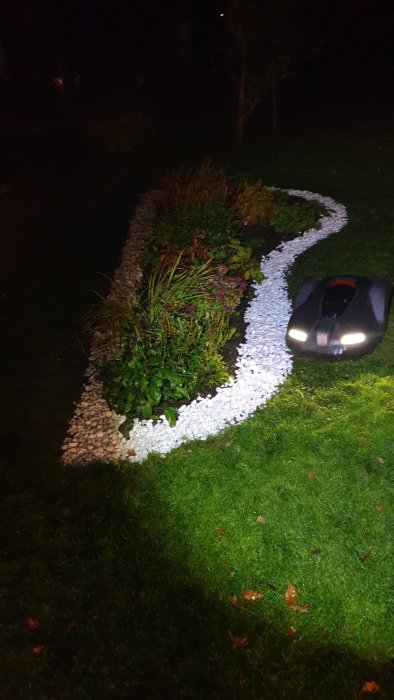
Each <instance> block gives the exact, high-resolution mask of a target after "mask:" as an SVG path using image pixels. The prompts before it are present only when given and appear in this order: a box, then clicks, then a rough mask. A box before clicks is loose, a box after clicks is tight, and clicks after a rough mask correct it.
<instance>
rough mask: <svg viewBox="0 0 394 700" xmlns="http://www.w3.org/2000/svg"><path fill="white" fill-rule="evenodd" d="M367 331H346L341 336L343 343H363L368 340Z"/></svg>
mask: <svg viewBox="0 0 394 700" xmlns="http://www.w3.org/2000/svg"><path fill="white" fill-rule="evenodd" d="M366 337H367V336H366V335H365V333H346V334H345V335H343V336H342V338H341V343H342V345H357V343H363V342H364V341H365V340H366Z"/></svg>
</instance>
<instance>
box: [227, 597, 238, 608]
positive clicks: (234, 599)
mask: <svg viewBox="0 0 394 700" xmlns="http://www.w3.org/2000/svg"><path fill="white" fill-rule="evenodd" d="M228 602H229V605H232V607H233V608H235V607H236V605H238V598H237V596H236V595H230V596H229V597H228Z"/></svg>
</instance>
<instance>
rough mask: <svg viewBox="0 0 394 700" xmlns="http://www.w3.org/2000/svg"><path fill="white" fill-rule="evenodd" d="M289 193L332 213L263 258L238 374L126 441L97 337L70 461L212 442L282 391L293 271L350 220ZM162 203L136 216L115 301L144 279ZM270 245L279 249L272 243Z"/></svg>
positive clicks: (140, 423) (138, 424)
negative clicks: (107, 389)
mask: <svg viewBox="0 0 394 700" xmlns="http://www.w3.org/2000/svg"><path fill="white" fill-rule="evenodd" d="M288 193H289V194H290V196H291V197H296V198H303V199H305V200H309V201H315V202H319V203H320V204H322V205H323V206H324V207H325V209H326V211H327V214H326V215H324V216H323V217H322V218H321V219H320V221H319V226H318V227H315V228H311V229H309V230H307V231H305V232H304V233H303V234H302V235H300V236H296V237H295V238H293V239H292V240H289V241H285V242H283V241H282V242H281V243H280V244H279V245H278V246H277V248H276V249H274V250H272V251H271V252H270V253H269V254H268V255H267V254H265V255H263V256H262V260H261V266H260V269H261V273H262V276H263V280H262V282H260V283H256V284H253V292H254V296H253V299H252V300H251V301H250V303H249V304H248V305H247V308H246V312H245V314H244V316H243V319H244V322H245V328H246V331H245V337H244V339H243V340H242V342H239V340H238V346H237V357H236V358H235V353H234V344H232V345H231V346H228V349H227V350H226V351H225V352H226V353H227V354H228V357H227V359H228V360H229V361H230V364H231V366H233V365H235V373H234V376H232V377H230V378H229V379H228V380H227V381H226V382H225V383H224V384H223V385H221V386H218V387H216V390H215V391H212V392H211V393H206V392H205V395H204V396H203V395H202V392H200V395H199V396H196V398H194V399H193V400H191V401H189V402H188V403H184V404H182V405H181V406H180V407H179V413H178V419H177V421H176V423H175V425H171V424H170V422H169V421H168V420H167V418H166V417H165V416H164V415H161V416H160V417H159V418H158V419H138V418H134V420H133V422H132V425H131V429H130V430H128V431H127V432H128V435H127V436H126V437H124V436H123V435H122V434H121V432H120V431H119V428H121V426H122V424H123V423H124V422H125V416H123V415H120V414H119V413H117V412H116V411H115V410H113V409H111V407H110V406H109V405H108V403H107V401H106V400H105V399H104V398H103V382H102V378H101V375H100V368H102V367H103V366H105V364H106V363H107V362H108V361H109V359H110V357H109V354H110V353H111V350H109V346H108V343H107V340H108V339H106V338H105V334H103V333H102V332H100V331H96V333H95V336H94V341H93V345H92V350H91V354H90V361H89V367H88V370H87V381H86V384H85V386H84V389H83V393H82V397H81V400H80V402H79V404H78V405H77V407H76V410H75V414H74V417H73V419H72V421H71V424H70V427H69V432H68V436H67V438H66V440H65V442H64V445H63V451H64V452H63V460H64V462H65V463H68V464H70V463H71V464H72V463H88V462H92V461H96V460H99V461H106V462H117V461H119V459H126V460H130V461H140V460H143V459H145V458H146V457H147V455H148V454H149V453H151V452H157V453H160V454H165V453H166V452H168V451H169V450H171V449H173V448H174V447H177V446H178V445H180V444H182V443H183V442H185V441H187V440H191V439H205V438H206V437H207V436H209V435H214V434H216V433H217V432H218V431H220V430H222V429H223V428H224V427H226V426H227V425H229V424H233V423H239V422H242V421H243V420H245V419H246V418H247V417H248V416H249V415H251V414H252V413H253V412H254V411H255V410H256V409H257V408H259V407H261V406H262V405H263V404H264V403H265V402H266V401H267V400H268V398H270V397H271V396H272V395H273V394H274V393H275V391H276V390H277V388H278V387H279V386H280V384H281V383H282V382H283V381H284V379H285V378H286V376H287V375H288V374H289V372H290V371H291V367H292V356H291V354H290V352H289V350H288V348H287V347H286V344H285V340H284V336H285V330H286V326H287V322H288V318H289V315H290V311H291V305H290V301H289V299H288V295H287V285H286V273H287V271H288V269H289V268H290V266H291V265H292V263H293V262H294V260H295V258H296V257H297V256H298V255H300V254H301V253H302V252H304V251H305V250H307V249H308V248H309V247H311V246H312V245H314V244H315V243H317V242H318V241H319V240H321V239H323V238H325V237H326V236H328V235H330V234H331V233H333V232H336V231H339V230H340V229H341V228H342V227H343V226H344V225H345V223H346V220H347V218H346V211H345V208H344V207H343V206H342V205H340V204H338V203H336V202H334V201H333V200H332V199H331V198H329V197H323V196H321V195H318V194H313V193H310V192H304V191H298V190H289V191H288ZM161 197H162V195H161V193H160V192H152V193H150V194H148V195H146V196H145V197H144V198H143V199H142V202H141V204H140V206H139V207H138V208H137V210H136V212H135V216H134V219H133V221H132V222H131V225H130V235H129V238H128V240H127V242H126V244H125V247H124V250H123V254H122V262H121V265H120V268H119V269H118V270H117V272H116V274H115V277H114V281H113V285H112V288H111V291H110V296H112V297H113V298H115V299H121V298H123V299H124V298H127V297H128V296H129V295H130V294H131V293H133V292H134V291H135V290H136V288H137V287H138V284H139V283H140V281H141V278H142V269H141V267H140V259H141V255H142V253H143V250H144V248H145V246H146V244H147V242H148V241H149V240H150V239H151V236H152V233H153V227H154V225H155V220H156V217H157V212H158V208H159V207H160V205H161V201H162V200H161ZM265 245H267V246H268V247H270V246H271V245H272V243H271V241H269V240H267V237H266V240H265Z"/></svg>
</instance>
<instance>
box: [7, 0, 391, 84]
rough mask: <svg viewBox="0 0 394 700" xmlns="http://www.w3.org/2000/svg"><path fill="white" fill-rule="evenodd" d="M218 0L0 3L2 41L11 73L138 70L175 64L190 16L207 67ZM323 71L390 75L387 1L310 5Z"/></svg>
mask: <svg viewBox="0 0 394 700" xmlns="http://www.w3.org/2000/svg"><path fill="white" fill-rule="evenodd" d="M222 6H225V1H224V3H220V2H219V0H168V1H167V2H163V1H159V0H150V2H146V0H145V1H144V0H113V1H112V2H108V0H106V1H104V0H67V1H66V0H57V2H53V0H3V2H2V6H1V9H0V21H1V25H0V26H1V30H0V36H1V37H2V40H3V44H4V47H5V50H6V55H7V58H8V62H9V68H10V72H11V74H13V76H14V77H15V76H18V75H19V76H20V75H21V73H28V72H29V71H31V72H32V73H34V72H35V73H36V74H38V75H39V76H41V77H45V78H49V77H51V76H52V77H53V76H54V75H55V74H56V73H58V72H59V71H60V72H61V71H64V70H68V71H69V72H70V73H73V74H76V73H80V72H82V73H83V72H86V71H88V72H89V71H91V72H94V71H99V70H109V71H113V70H117V71H121V72H122V71H124V72H126V73H127V72H131V73H135V74H138V73H139V72H144V71H145V70H149V71H151V72H153V73H154V72H155V70H157V69H160V68H163V67H165V66H171V67H172V68H173V67H174V66H176V65H177V60H179V55H180V44H181V42H180V37H181V27H183V28H185V26H187V25H185V23H184V22H183V23H182V17H183V18H186V19H189V20H190V27H191V31H192V37H193V62H194V66H197V67H198V65H201V66H205V67H206V66H209V65H210V63H209V60H208V59H209V54H214V53H215V48H216V44H217V43H218V42H219V41H220V33H219V32H220V20H218V14H219V11H220V9H222ZM309 8H310V9H309V13H308V21H309V22H310V23H311V25H312V26H313V27H316V33H318V34H319V36H320V38H321V40H322V41H321V50H320V53H319V54H318V56H317V58H316V59H315V61H316V65H317V66H318V67H319V70H322V71H323V73H324V74H325V75H330V74H331V75H332V76H342V77H347V78H356V77H357V76H358V78H359V79H363V78H365V79H367V78H368V79H373V77H374V75H375V76H376V77H378V76H381V75H387V76H388V77H389V76H391V77H392V75H393V69H394V57H393V46H394V33H393V24H394V11H393V10H392V9H391V3H389V2H388V0H357V1H355V0H330V2H328V1H324V2H321V1H319V2H316V1H315V2H310V3H309Z"/></svg>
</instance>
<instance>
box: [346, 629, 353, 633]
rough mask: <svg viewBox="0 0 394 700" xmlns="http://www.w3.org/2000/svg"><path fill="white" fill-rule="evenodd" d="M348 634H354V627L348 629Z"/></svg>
mask: <svg viewBox="0 0 394 700" xmlns="http://www.w3.org/2000/svg"><path fill="white" fill-rule="evenodd" d="M346 632H349V634H353V632H354V627H348V628H347V630H346Z"/></svg>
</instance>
